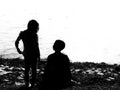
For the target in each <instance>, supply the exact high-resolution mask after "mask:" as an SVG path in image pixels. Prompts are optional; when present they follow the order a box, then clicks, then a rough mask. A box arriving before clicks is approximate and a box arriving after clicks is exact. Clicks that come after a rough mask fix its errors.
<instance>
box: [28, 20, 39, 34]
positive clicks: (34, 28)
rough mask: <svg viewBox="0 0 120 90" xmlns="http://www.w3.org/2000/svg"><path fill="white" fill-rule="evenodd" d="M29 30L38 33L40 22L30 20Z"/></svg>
mask: <svg viewBox="0 0 120 90" xmlns="http://www.w3.org/2000/svg"><path fill="white" fill-rule="evenodd" d="M28 30H30V31H32V32H35V33H37V32H38V30H39V23H38V22H37V21H36V20H30V21H29V22H28Z"/></svg>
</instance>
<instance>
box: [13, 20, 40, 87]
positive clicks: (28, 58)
mask: <svg viewBox="0 0 120 90" xmlns="http://www.w3.org/2000/svg"><path fill="white" fill-rule="evenodd" d="M27 27H28V28H27V30H24V31H21V32H20V34H19V36H18V37H17V39H16V41H15V46H16V49H17V51H18V53H19V54H23V56H24V61H25V84H26V87H29V82H30V80H29V71H30V68H31V69H32V81H31V87H33V86H34V84H35V81H36V64H37V60H38V59H39V60H40V52H39V44H38V35H37V32H38V30H39V24H38V22H37V21H36V20H30V21H29V22H28V26H27ZM20 40H22V42H23V46H24V50H23V51H21V50H20V49H19V46H18V45H19V41H20Z"/></svg>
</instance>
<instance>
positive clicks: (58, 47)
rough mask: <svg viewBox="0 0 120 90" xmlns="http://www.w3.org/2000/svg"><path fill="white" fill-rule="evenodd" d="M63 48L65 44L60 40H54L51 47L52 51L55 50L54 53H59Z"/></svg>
mask: <svg viewBox="0 0 120 90" xmlns="http://www.w3.org/2000/svg"><path fill="white" fill-rule="evenodd" d="M64 48H65V43H64V41H62V40H56V41H55V43H54V45H53V50H55V51H56V52H60V51H61V50H63V49H64Z"/></svg>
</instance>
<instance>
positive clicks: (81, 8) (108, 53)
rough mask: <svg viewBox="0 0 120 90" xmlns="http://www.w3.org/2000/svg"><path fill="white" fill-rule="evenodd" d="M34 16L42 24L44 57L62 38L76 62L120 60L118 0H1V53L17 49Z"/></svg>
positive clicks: (71, 57) (68, 52)
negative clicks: (17, 39) (20, 33)
mask: <svg viewBox="0 0 120 90" xmlns="http://www.w3.org/2000/svg"><path fill="white" fill-rule="evenodd" d="M31 19H36V20H37V21H38V22H39V24H40V30H39V33H38V35H39V40H40V41H39V43H40V50H41V57H42V58H45V57H47V56H48V55H49V54H50V53H52V52H53V51H52V45H53V43H54V41H55V40H56V39H62V40H64V41H65V43H66V48H65V50H64V51H63V52H64V53H66V54H67V55H68V56H69V58H70V60H71V61H73V62H74V61H80V62H81V61H82V62H84V61H88V62H90V61H94V62H107V63H119V62H120V1H119V0H0V39H1V40H0V44H1V45H0V50H1V53H2V51H3V49H10V48H11V50H10V52H12V53H13V54H14V53H17V52H16V50H15V47H14V41H15V39H16V38H17V36H18V34H19V32H20V31H21V30H24V29H26V26H27V23H28V21H29V20H31ZM12 49H14V50H13V51H12ZM6 52H9V51H6Z"/></svg>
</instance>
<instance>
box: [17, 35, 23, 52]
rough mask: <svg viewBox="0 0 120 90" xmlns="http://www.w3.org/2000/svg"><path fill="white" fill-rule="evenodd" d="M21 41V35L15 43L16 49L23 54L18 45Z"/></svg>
mask: <svg viewBox="0 0 120 90" xmlns="http://www.w3.org/2000/svg"><path fill="white" fill-rule="evenodd" d="M20 40H21V33H20V34H19V36H18V37H17V39H16V41H15V47H16V49H17V51H18V53H19V54H22V51H21V50H20V49H19V47H18V44H19V41H20Z"/></svg>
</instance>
